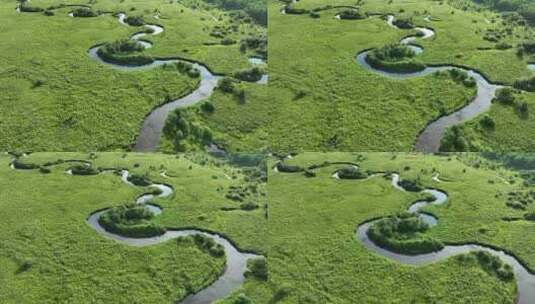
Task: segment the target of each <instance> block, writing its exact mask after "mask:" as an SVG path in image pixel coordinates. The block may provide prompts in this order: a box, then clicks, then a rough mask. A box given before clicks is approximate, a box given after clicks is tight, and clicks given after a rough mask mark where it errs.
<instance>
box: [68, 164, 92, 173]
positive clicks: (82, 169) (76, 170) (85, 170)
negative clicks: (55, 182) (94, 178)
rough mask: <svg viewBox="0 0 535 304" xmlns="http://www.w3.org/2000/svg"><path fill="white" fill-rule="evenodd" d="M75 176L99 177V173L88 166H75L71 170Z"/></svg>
mask: <svg viewBox="0 0 535 304" xmlns="http://www.w3.org/2000/svg"><path fill="white" fill-rule="evenodd" d="M70 170H71V172H72V174H73V175H97V174H98V173H99V171H98V170H97V169H95V168H93V167H92V166H89V165H87V164H80V165H74V166H72V167H71V168H70Z"/></svg>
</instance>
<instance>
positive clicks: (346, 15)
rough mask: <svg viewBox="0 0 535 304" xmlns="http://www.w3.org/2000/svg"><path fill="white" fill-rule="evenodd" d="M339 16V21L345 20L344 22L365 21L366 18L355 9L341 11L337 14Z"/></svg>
mask: <svg viewBox="0 0 535 304" xmlns="http://www.w3.org/2000/svg"><path fill="white" fill-rule="evenodd" d="M339 16H340V19H346V20H357V19H365V18H366V17H367V16H366V15H365V14H363V13H361V12H359V11H358V10H355V9H347V10H343V11H341V12H340V13H339Z"/></svg>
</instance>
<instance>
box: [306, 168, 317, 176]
mask: <svg viewBox="0 0 535 304" xmlns="http://www.w3.org/2000/svg"><path fill="white" fill-rule="evenodd" d="M305 176H306V177H316V172H314V171H313V170H310V169H306V170H305Z"/></svg>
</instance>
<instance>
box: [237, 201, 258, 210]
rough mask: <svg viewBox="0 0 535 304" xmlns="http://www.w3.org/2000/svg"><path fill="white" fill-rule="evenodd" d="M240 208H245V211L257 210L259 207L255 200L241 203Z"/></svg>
mask: <svg viewBox="0 0 535 304" xmlns="http://www.w3.org/2000/svg"><path fill="white" fill-rule="evenodd" d="M240 209H241V210H245V211H251V210H255V209H258V204H256V203H254V202H247V203H243V204H241V205H240Z"/></svg>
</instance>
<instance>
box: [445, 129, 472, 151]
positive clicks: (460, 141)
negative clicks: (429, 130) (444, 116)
mask: <svg viewBox="0 0 535 304" xmlns="http://www.w3.org/2000/svg"><path fill="white" fill-rule="evenodd" d="M468 149H469V144H468V141H467V140H466V138H465V135H464V131H463V130H462V128H461V127H459V126H453V127H451V128H449V129H447V130H446V132H445V134H444V137H443V138H442V140H441V141H440V151H441V152H465V151H468Z"/></svg>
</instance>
